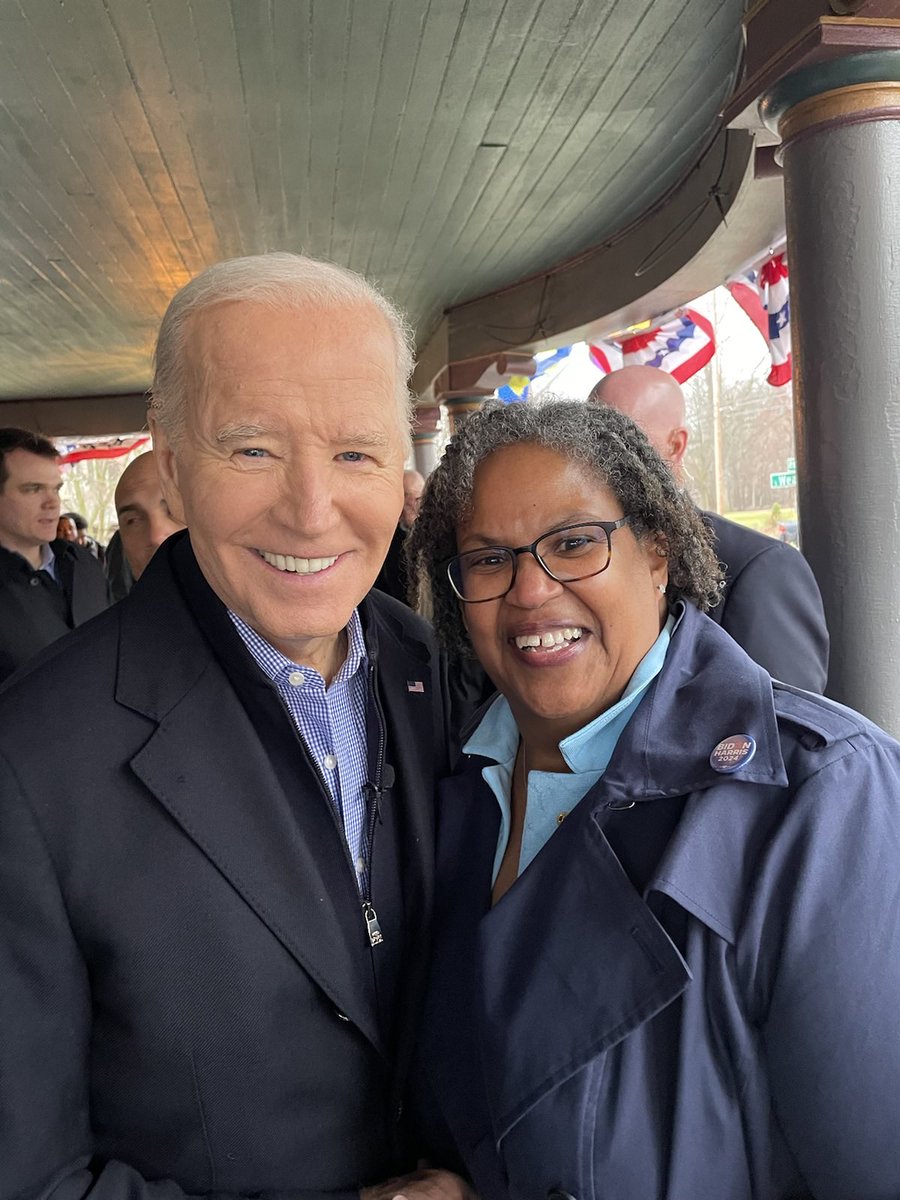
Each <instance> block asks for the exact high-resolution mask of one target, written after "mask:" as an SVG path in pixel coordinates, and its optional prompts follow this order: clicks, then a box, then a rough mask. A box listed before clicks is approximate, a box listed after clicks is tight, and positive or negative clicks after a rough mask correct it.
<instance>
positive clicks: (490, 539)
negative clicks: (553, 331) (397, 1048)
mask: <svg viewBox="0 0 900 1200" xmlns="http://www.w3.org/2000/svg"><path fill="white" fill-rule="evenodd" d="M410 542H411V545H410V551H411V563H412V566H413V578H414V581H415V582H416V584H417V594H418V598H419V601H420V605H421V607H422V608H423V610H425V611H428V612H429V613H430V614H431V616H432V619H433V621H434V626H435V629H436V631H437V633H438V636H439V639H440V641H441V643H442V645H443V647H444V649H445V651H446V652H447V653H448V654H450V655H453V656H458V655H460V654H466V653H472V652H473V651H474V653H475V654H477V656H478V658H479V659H480V660H481V663H482V665H483V666H484V668H485V669H486V671H487V672H488V674H489V675H490V676H491V677H492V679H493V681H494V683H495V684H496V686H497V688H498V690H499V692H500V695H499V696H498V697H497V698H496V699H495V700H494V701H493V702H492V703H491V705H490V706H489V707H488V708H487V709H486V711H484V712H483V713H482V714H481V717H480V718H479V720H478V721H477V722H476V723H475V725H474V727H473V728H471V729H470V730H469V732H468V736H467V740H466V742H465V744H464V746H463V751H464V757H463V758H461V760H460V765H459V766H458V768H457V771H456V773H455V774H454V775H453V776H451V777H450V778H449V779H448V780H447V781H445V783H444V784H443V785H442V787H441V790H440V793H439V798H438V813H437V821H438V846H437V863H438V867H437V872H438V873H437V882H436V904H435V925H434V938H433V966H432V973H431V983H430V987H429V993H428V1000H427V1003H426V1017H425V1024H424V1029H423V1033H422V1036H421V1037H420V1039H419V1043H418V1046H417V1063H418V1064H419V1071H418V1072H417V1074H418V1076H419V1077H420V1078H421V1079H422V1085H421V1087H420V1090H419V1095H420V1101H421V1112H422V1115H423V1119H424V1120H425V1123H426V1126H427V1128H428V1130H429V1131H430V1134H431V1137H432V1139H433V1142H434V1145H435V1146H437V1147H439V1148H440V1152H441V1154H442V1157H443V1159H444V1161H452V1155H453V1154H454V1153H455V1154H456V1155H457V1156H458V1161H459V1163H460V1165H461V1166H464V1167H465V1169H466V1170H467V1171H468V1172H469V1173H470V1174H471V1176H472V1179H473V1182H474V1186H475V1189H476V1191H477V1192H478V1194H479V1196H480V1197H481V1198H482V1200H531V1198H537V1197H544V1198H549V1200H564V1198H565V1197H578V1200H649V1197H653V1198H654V1200H714V1198H715V1200H737V1198H738V1197H741V1198H742V1200H749V1198H750V1197H753V1198H754V1200H849V1198H850V1197H852V1198H853V1200H888V1197H895V1196H898V1195H900V1139H898V1137H897V1127H898V1117H900V1019H898V1014H897V1003H896V998H897V996H898V994H900V919H898V918H900V872H898V869H897V863H898V848H900V745H898V744H897V742H896V741H894V740H893V739H892V738H890V737H889V736H888V735H887V734H886V733H884V732H883V731H882V730H880V729H878V728H876V727H875V726H874V725H872V724H871V723H870V722H868V721H867V720H866V719H865V718H864V717H862V716H860V715H859V714H858V713H855V712H852V711H851V710H850V709H847V708H843V707H841V706H840V705H837V704H833V703H831V702H830V701H828V700H825V699H823V698H822V697H821V696H816V695H812V694H810V693H808V692H802V691H800V690H798V689H796V688H792V687H789V686H787V685H784V684H781V683H778V682H776V681H774V680H773V679H772V678H771V677H770V676H769V674H768V673H767V672H766V671H764V670H763V668H762V667H760V666H759V665H758V664H756V663H755V662H754V661H753V660H752V659H751V658H750V657H749V656H748V655H747V654H746V653H745V652H744V651H743V650H742V649H741V648H740V646H738V644H737V643H736V642H735V641H734V640H733V639H732V638H730V637H728V636H727V635H726V634H725V633H724V632H723V630H722V629H721V628H720V627H719V626H718V625H716V624H715V622H713V621H711V620H709V618H708V617H707V616H705V615H704V611H703V610H704V609H706V608H707V607H708V605H710V604H711V603H714V602H715V600H716V598H717V596H718V584H719V581H720V578H721V574H720V569H719V564H718V563H717V562H716V559H715V555H714V553H713V551H712V547H711V544H710V539H709V537H708V534H707V531H706V527H705V526H704V524H703V521H702V519H701V516H700V514H699V512H698V511H697V509H696V508H695V506H694V505H693V504H692V503H691V501H690V500H689V499H688V498H687V497H686V496H685V494H684V493H683V492H682V491H681V490H680V489H679V488H678V487H677V486H676V483H675V480H674V479H673V477H672V474H671V471H670V470H669V468H668V467H667V466H666V464H664V463H663V461H662V460H661V459H660V457H659V456H658V455H657V454H656V453H655V451H654V450H653V448H652V447H651V446H650V444H649V442H648V441H647V439H646V437H645V436H644V435H643V434H642V433H641V431H640V429H638V427H637V426H636V425H635V424H634V423H633V422H632V421H630V420H629V419H628V418H626V417H624V416H623V415H622V414H621V413H619V412H616V411H615V410H614V409H612V408H608V407H602V406H592V405H587V404H584V403H581V402H578V401H572V402H555V403H553V402H546V403H540V402H539V403H537V404H534V403H529V404H511V405H500V404H496V405H495V404H490V403H489V404H488V405H486V406H485V408H484V409H483V411H482V412H480V413H477V414H475V415H474V416H471V417H470V418H469V419H468V420H467V421H466V423H465V425H463V427H462V429H461V430H460V431H459V432H458V433H457V434H456V435H455V437H454V438H453V440H452V441H451V443H450V445H449V447H448V448H447V451H446V453H445V454H444V457H443V459H442V460H441V462H440V464H439V465H438V467H437V468H436V469H435V471H434V473H433V474H432V475H431V477H430V479H429V485H428V489H427V491H426V493H425V499H424V502H423V505H422V511H421V514H420V516H419V520H418V521H417V522H416V525H415V527H414V529H413V532H412V534H411V535H410Z"/></svg>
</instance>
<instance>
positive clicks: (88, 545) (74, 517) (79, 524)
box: [63, 512, 104, 563]
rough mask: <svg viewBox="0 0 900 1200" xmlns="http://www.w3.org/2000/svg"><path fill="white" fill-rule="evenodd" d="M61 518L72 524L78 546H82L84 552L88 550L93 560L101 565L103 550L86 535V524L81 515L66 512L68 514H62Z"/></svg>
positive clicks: (93, 539) (95, 540)
mask: <svg viewBox="0 0 900 1200" xmlns="http://www.w3.org/2000/svg"><path fill="white" fill-rule="evenodd" d="M63 516H64V517H66V518H68V520H70V521H73V522H74V524H75V529H76V531H77V533H78V537H77V541H78V545H79V546H84V548H85V550H89V551H90V552H91V554H93V556H94V558H96V559H97V560H98V562H100V563H102V562H103V555H104V549H103V547H102V546H101V545H100V543H99V542H98V541H97V539H96V538H92V537H91V535H90V534H89V533H88V523H87V521H86V520H85V518H84V517H83V516H82V515H81V513H77V512H68V513H63Z"/></svg>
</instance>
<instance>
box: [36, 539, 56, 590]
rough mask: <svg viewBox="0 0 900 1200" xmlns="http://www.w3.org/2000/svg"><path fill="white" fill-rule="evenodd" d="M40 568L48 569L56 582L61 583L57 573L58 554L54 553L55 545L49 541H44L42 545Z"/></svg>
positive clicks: (42, 569)
mask: <svg viewBox="0 0 900 1200" xmlns="http://www.w3.org/2000/svg"><path fill="white" fill-rule="evenodd" d="M38 570H39V571H46V572H47V574H48V575H49V576H50V578H51V579H52V580H53V582H54V583H59V578H58V576H57V574H56V555H55V554H54V553H53V547H52V546H51V545H50V543H49V542H44V543H43V545H42V546H41V562H40V566H39V567H38Z"/></svg>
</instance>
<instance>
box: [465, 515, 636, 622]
mask: <svg viewBox="0 0 900 1200" xmlns="http://www.w3.org/2000/svg"><path fill="white" fill-rule="evenodd" d="M630 520H631V517H630V516H628V515H626V516H624V517H619V519H618V521H585V522H584V523H581V524H578V525H564V526H563V527H562V528H561V529H551V530H549V532H547V533H542V534H541V536H540V537H539V538H537V539H536V540H535V541H533V542H532V543H531V545H530V546H516V547H512V546H481V547H479V548H478V549H477V550H467V551H466V552H465V554H457V555H454V557H453V558H451V559H450V560H449V561H448V563H447V577H448V579H449V580H450V585H451V587H452V588H453V590H454V592H455V593H456V595H457V596H458V597H459V599H460V600H462V601H463V602H464V603H465V604H483V603H484V602H485V601H486V600H499V599H500V597H501V596H505V595H506V593H507V592H508V591H509V590H510V588H511V587H512V586H513V584H514V583H515V582H516V564H517V563H518V561H519V555H520V554H531V555H533V556H534V558H535V559H536V560H537V562H538V563H539V564H540V566H541V567H543V569H544V570H545V571H546V572H547V574H548V575H549V576H550V578H551V579H555V580H556V582H557V583H574V582H575V581H576V580H578V579H590V578H591V576H592V575H600V574H601V573H602V572H603V571H605V570H606V568H607V567H608V566H609V562H610V559H611V558H612V535H613V534H614V533H615V531H616V530H617V529H621V528H622V526H623V525H627V524H628V522H629V521H630Z"/></svg>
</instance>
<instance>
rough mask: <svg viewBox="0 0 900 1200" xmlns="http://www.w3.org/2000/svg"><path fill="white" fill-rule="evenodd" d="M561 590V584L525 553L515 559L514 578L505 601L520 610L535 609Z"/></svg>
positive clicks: (530, 555) (531, 556)
mask: <svg viewBox="0 0 900 1200" xmlns="http://www.w3.org/2000/svg"><path fill="white" fill-rule="evenodd" d="M561 589H562V584H561V583H558V582H557V581H556V580H555V579H553V578H552V577H551V576H550V575H548V574H547V572H546V571H545V570H544V568H543V567H542V566H541V564H540V563H539V562H538V560H537V559H536V558H535V556H534V555H533V554H530V553H528V552H525V553H522V554H519V555H518V557H517V558H516V578H515V582H514V583H513V585H512V587H511V588H510V590H509V592H508V593H507V600H509V601H510V602H511V603H513V604H518V605H519V607H521V608H537V607H539V606H540V605H541V604H544V603H545V602H546V601H547V600H549V599H552V598H553V597H554V596H558V595H559V593H560V590H561Z"/></svg>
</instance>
